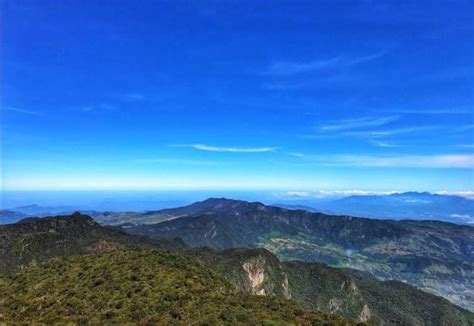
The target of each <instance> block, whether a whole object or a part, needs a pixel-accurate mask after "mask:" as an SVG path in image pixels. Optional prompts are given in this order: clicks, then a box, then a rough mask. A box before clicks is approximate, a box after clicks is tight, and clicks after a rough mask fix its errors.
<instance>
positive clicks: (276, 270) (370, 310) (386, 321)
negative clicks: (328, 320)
mask: <svg viewBox="0 0 474 326" xmlns="http://www.w3.org/2000/svg"><path fill="white" fill-rule="evenodd" d="M186 254H187V255H190V256H191V257H193V258H197V259H199V260H201V261H203V262H204V263H206V264H207V265H208V266H210V267H211V268H212V269H213V270H214V271H216V272H218V273H219V274H221V275H224V276H225V277H226V278H227V279H228V280H229V281H231V282H232V283H233V284H235V285H236V286H237V289H240V290H241V291H244V292H250V293H254V294H260V295H267V296H268V295H271V296H273V295H275V296H277V297H279V298H285V299H292V300H293V301H295V302H297V303H298V304H300V305H301V306H303V307H305V308H307V309H318V310H323V311H326V312H330V313H332V314H337V315H339V316H342V317H343V318H346V319H350V320H358V321H369V322H371V323H374V324H376V325H394V324H397V325H472V324H473V323H474V313H470V312H468V311H466V310H464V309H461V308H458V307H456V306H454V305H453V304H451V303H450V302H449V301H448V300H446V299H444V298H441V297H438V296H435V295H432V294H429V293H426V292H424V291H421V290H419V289H416V288H415V287H413V286H410V285H408V284H405V283H402V282H397V281H380V280H378V279H376V278H375V277H373V276H372V275H371V274H369V273H367V272H361V271H357V270H351V269H341V268H333V267H329V266H327V265H325V264H322V263H306V262H301V261H291V262H280V261H279V260H278V259H277V257H276V256H275V255H273V254H272V253H270V252H269V251H267V250H265V249H261V248H258V249H228V250H225V251H221V252H216V251H213V250H211V249H203V248H199V249H195V250H188V251H187V252H186Z"/></svg>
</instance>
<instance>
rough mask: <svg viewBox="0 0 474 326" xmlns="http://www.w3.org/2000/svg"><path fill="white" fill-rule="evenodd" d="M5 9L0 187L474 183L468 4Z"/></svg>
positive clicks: (140, 4) (472, 6)
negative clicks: (1, 184) (0, 181)
mask: <svg viewBox="0 0 474 326" xmlns="http://www.w3.org/2000/svg"><path fill="white" fill-rule="evenodd" d="M1 4H2V17H1V18H2V23H1V24H2V38H1V40H2V71H1V74H2V79H1V87H2V99H1V102H2V103H1V104H2V132H3V135H2V136H3V137H2V145H3V149H2V150H3V152H2V163H3V170H2V172H3V173H2V174H3V181H2V182H3V186H4V189H5V190H15V189H17V190H18V189H20V190H21V189H23V190H35V189H56V190H60V189H83V190H87V189H129V190H133V189H250V190H251V189H270V190H271V189H280V190H281V189H283V190H302V191H303V190H351V189H360V190H371V191H385V190H388V191H389V190H427V191H442V190H446V191H452V192H455V191H467V190H472V189H473V188H474V174H473V171H474V152H473V151H474V148H473V144H474V139H473V138H474V121H473V120H474V113H473V112H474V60H473V58H474V2H473V1H470V0H468V1H151V0H150V1H115V0H114V1H78V0H76V1H67V0H64V1H48V0H43V1H36V0H35V1H28V0H22V1H16V0H3V1H1Z"/></svg>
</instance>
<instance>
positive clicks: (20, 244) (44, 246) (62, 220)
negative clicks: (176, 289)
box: [0, 213, 185, 275]
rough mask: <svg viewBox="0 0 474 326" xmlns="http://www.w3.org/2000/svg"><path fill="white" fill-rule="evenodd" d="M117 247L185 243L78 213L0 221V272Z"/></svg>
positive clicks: (171, 246)
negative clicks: (129, 230)
mask: <svg viewBox="0 0 474 326" xmlns="http://www.w3.org/2000/svg"><path fill="white" fill-rule="evenodd" d="M119 247H146V248H162V249H179V248H184V247H185V244H184V243H183V242H182V241H181V240H179V239H169V238H167V239H159V238H154V239H150V238H145V237H140V236H133V235H130V234H127V233H125V232H123V231H119V230H114V229H111V228H106V227H102V226H100V225H99V224H97V223H96V222H95V221H94V220H93V219H92V218H91V217H89V216H85V215H81V214H79V213H75V214H72V215H70V216H57V217H45V218H27V219H24V220H22V221H20V222H18V223H15V224H8V225H0V275H6V274H11V273H13V272H15V271H17V270H19V269H21V268H23V267H25V266H28V265H29V264H31V263H39V262H41V261H43V260H46V259H48V258H52V257H59V256H69V255H75V254H84V253H92V252H103V251H108V250H112V249H115V248H119Z"/></svg>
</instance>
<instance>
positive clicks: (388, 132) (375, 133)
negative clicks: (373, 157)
mask: <svg viewBox="0 0 474 326" xmlns="http://www.w3.org/2000/svg"><path fill="white" fill-rule="evenodd" d="M436 129H439V126H419V127H404V128H392V129H383V130H354V131H345V132H343V133H341V135H343V136H360V137H371V138H379V137H389V136H394V135H400V134H411V133H418V132H424V131H430V130H436Z"/></svg>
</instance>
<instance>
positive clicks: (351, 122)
mask: <svg viewBox="0 0 474 326" xmlns="http://www.w3.org/2000/svg"><path fill="white" fill-rule="evenodd" d="M399 118H400V117H399V116H390V117H382V118H373V117H363V118H357V119H344V120H338V121H331V122H330V123H329V124H326V125H323V126H320V127H318V130H320V131H324V132H327V131H337V130H350V129H360V128H368V127H380V126H383V125H386V124H388V123H390V122H393V121H396V120H398V119H399Z"/></svg>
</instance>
